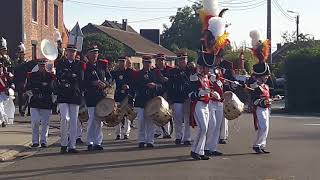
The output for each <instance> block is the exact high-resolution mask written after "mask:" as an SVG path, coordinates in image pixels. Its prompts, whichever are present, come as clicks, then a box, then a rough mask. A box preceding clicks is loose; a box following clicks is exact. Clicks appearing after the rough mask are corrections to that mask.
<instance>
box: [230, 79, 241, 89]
mask: <svg viewBox="0 0 320 180" xmlns="http://www.w3.org/2000/svg"><path fill="white" fill-rule="evenodd" d="M239 85H240V83H239V82H238V81H233V82H232V83H231V87H232V88H233V89H235V88H237V87H238V86H239Z"/></svg>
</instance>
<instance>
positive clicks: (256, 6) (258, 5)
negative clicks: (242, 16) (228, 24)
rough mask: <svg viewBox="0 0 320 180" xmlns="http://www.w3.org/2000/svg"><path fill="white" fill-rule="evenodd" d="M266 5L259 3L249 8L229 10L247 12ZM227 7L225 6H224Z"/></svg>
mask: <svg viewBox="0 0 320 180" xmlns="http://www.w3.org/2000/svg"><path fill="white" fill-rule="evenodd" d="M265 4H266V2H265V1H264V2H261V3H260V4H256V5H254V6H249V7H243V8H230V10H231V11H247V10H252V9H256V8H258V7H261V6H264V5H265ZM225 7H227V6H225Z"/></svg>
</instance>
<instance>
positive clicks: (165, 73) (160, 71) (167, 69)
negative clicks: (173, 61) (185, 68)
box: [153, 66, 172, 98]
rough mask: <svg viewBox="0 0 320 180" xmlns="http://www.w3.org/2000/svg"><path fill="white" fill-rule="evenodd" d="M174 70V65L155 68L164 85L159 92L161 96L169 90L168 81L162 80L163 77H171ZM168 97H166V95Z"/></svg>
mask: <svg viewBox="0 0 320 180" xmlns="http://www.w3.org/2000/svg"><path fill="white" fill-rule="evenodd" d="M171 70H172V67H170V66H166V67H165V68H163V69H159V68H155V69H153V71H154V73H155V74H156V76H157V77H158V79H160V82H161V85H162V90H161V91H160V92H159V94H158V95H159V96H164V94H165V93H166V92H168V85H169V84H168V82H164V81H163V80H162V78H163V77H166V78H170V76H171V75H170V71H171ZM165 98H166V97H165Z"/></svg>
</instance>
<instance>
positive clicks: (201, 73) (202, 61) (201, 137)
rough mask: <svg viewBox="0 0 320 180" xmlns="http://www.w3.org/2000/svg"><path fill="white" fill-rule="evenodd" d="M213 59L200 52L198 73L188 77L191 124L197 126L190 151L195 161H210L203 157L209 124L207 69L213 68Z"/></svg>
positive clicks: (208, 81)
mask: <svg viewBox="0 0 320 180" xmlns="http://www.w3.org/2000/svg"><path fill="white" fill-rule="evenodd" d="M210 55H211V56H210ZM213 59H214V57H213V56H212V54H206V53H204V52H202V54H201V55H200V56H199V58H198V61H197V64H198V72H197V73H195V74H192V75H190V81H191V93H189V97H190V98H191V101H192V109H191V113H192V114H193V115H194V117H193V118H194V119H193V120H192V121H191V122H192V124H194V123H195V122H196V125H197V133H196V135H195V137H194V142H193V145H192V150H191V157H192V158H193V159H195V160H208V159H210V158H209V157H208V156H206V155H205V153H204V149H205V144H206V139H207V135H208V123H209V106H208V104H209V101H210V80H209V77H208V75H209V68H211V67H212V66H213ZM194 121H195V122H194Z"/></svg>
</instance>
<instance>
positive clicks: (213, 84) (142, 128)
mask: <svg viewBox="0 0 320 180" xmlns="http://www.w3.org/2000/svg"><path fill="white" fill-rule="evenodd" d="M204 5H208V3H206V2H204ZM210 8H212V7H206V6H205V7H204V11H203V12H201V17H202V23H203V38H202V39H201V42H202V46H201V51H200V52H199V55H198V59H197V62H196V63H197V65H196V66H195V65H194V64H192V63H190V62H188V54H187V53H185V52H179V53H178V54H177V59H176V60H177V61H176V63H177V66H176V67H175V68H172V67H170V66H168V65H167V64H166V60H167V59H166V58H167V57H166V56H165V55H164V54H156V55H154V56H151V55H144V56H143V57H142V62H143V67H142V69H141V70H139V71H136V70H133V69H132V68H131V62H130V59H129V58H128V57H119V58H118V67H117V68H116V69H114V70H112V71H110V70H109V62H108V61H107V60H99V59H98V56H99V48H98V46H97V45H94V44H93V45H91V46H90V47H89V49H87V54H86V58H87V60H85V61H84V60H83V61H80V60H77V57H76V56H77V47H76V46H75V45H72V44H69V45H68V47H67V48H66V50H64V49H63V48H62V46H61V41H62V40H61V37H60V36H59V33H57V34H56V42H57V47H56V46H54V45H52V43H51V42H49V41H48V40H44V41H43V42H42V43H43V47H44V48H51V49H52V48H53V49H55V51H53V52H54V53H53V54H46V53H47V52H46V51H44V50H43V51H42V53H43V56H44V58H40V59H36V60H32V61H27V60H26V59H25V57H24V52H25V47H24V45H23V44H21V45H20V46H19V47H18V52H17V54H18V59H17V60H16V61H15V63H16V64H13V63H12V62H11V60H10V57H9V56H8V55H7V45H6V40H5V39H4V38H1V44H0V45H1V46H0V125H1V126H2V127H5V126H6V125H7V124H8V122H9V114H8V113H7V112H6V108H5V102H6V101H7V100H8V98H10V96H12V93H10V90H11V91H12V89H16V91H17V92H18V102H19V113H20V114H21V116H24V115H25V110H26V108H25V107H26V106H28V107H30V113H31V126H32V147H39V146H41V147H43V148H44V147H47V137H48V131H49V121H50V116H51V113H52V109H53V108H54V103H57V106H58V108H57V109H58V112H59V114H60V130H61V151H60V152H61V153H78V150H77V149H76V144H77V142H82V140H81V134H82V132H81V128H82V123H83V122H84V120H82V119H83V116H82V113H83V112H86V113H87V116H88V117H87V120H86V121H87V138H86V141H87V149H88V151H101V150H103V146H102V141H103V132H102V127H103V125H104V124H107V125H109V126H112V127H115V139H116V140H120V139H122V138H123V139H129V136H130V127H131V123H132V121H133V119H135V118H136V119H137V124H138V135H137V139H138V140H137V143H138V147H139V148H141V149H142V148H154V142H155V137H158V136H159V134H162V135H163V138H168V139H170V138H171V133H170V125H173V127H171V128H173V129H174V132H175V134H174V135H175V136H174V138H175V140H174V143H175V144H176V145H179V146H180V145H185V146H192V148H191V157H192V158H193V159H195V160H208V159H210V157H209V156H221V155H222V153H221V152H219V151H218V144H219V143H220V144H226V140H227V138H228V121H229V120H228V119H227V116H225V115H227V114H226V113H230V111H226V110H225V99H226V93H227V92H228V93H230V92H233V91H234V90H235V89H237V88H240V87H243V88H244V89H246V90H247V91H249V92H250V93H251V97H252V102H253V114H254V125H255V129H256V131H257V138H256V141H255V142H254V144H253V147H252V148H253V150H254V151H255V152H256V153H258V154H261V153H270V152H269V151H267V150H266V149H265V148H266V141H267V136H268V131H269V118H270V116H269V114H270V105H271V101H272V100H271V96H270V87H269V84H268V83H267V81H268V80H269V78H270V68H269V66H268V64H267V63H265V61H266V59H267V58H268V54H267V53H266V52H269V51H268V48H270V47H269V42H268V41H265V42H263V41H262V40H261V39H260V38H259V35H258V32H257V31H252V32H251V33H250V36H251V38H252V39H253V41H252V42H253V54H254V55H255V56H256V57H257V58H258V59H259V63H257V64H256V65H254V66H253V75H252V77H251V78H250V79H249V80H248V81H247V84H240V83H239V82H237V80H236V78H235V76H234V71H233V64H232V62H230V61H228V60H226V59H224V48H225V47H226V46H227V45H228V44H229V40H228V33H226V27H227V25H226V23H225V20H224V18H223V17H222V15H223V13H224V12H225V11H226V10H222V11H221V12H220V13H219V15H218V13H217V12H215V11H216V10H217V9H216V8H213V9H212V11H210ZM208 9H209V10H208ZM213 11H214V12H213ZM48 52H50V51H48ZM153 58H155V60H156V68H152V66H151V64H152V59H153ZM48 60H55V62H54V64H55V65H54V66H55V73H54V72H48V70H46V64H47V61H48ZM12 65H14V68H12ZM13 74H14V75H15V76H13ZM13 83H14V84H13ZM113 83H115V85H116V88H115V89H112V84H113ZM14 85H15V86H14ZM110 89H111V90H114V97H113V101H114V103H107V104H105V105H102V106H100V105H99V103H100V102H102V101H104V100H105V99H106V98H109V97H107V96H108V95H110ZM232 94H233V95H235V94H234V93H232ZM55 96H56V98H54V97H55ZM160 96H161V101H154V102H153V103H154V104H152V105H153V106H152V108H154V109H153V110H154V111H155V113H153V114H151V115H150V114H148V115H146V113H147V112H146V111H148V110H147V109H150V107H148V106H149V104H150V102H151V101H153V100H155V98H159V97H160ZM163 101H165V103H163ZM108 102H111V101H108ZM161 102H162V103H161ZM235 103H236V104H237V102H235ZM111 104H112V105H111ZM238 104H239V103H238ZM240 104H241V102H240ZM80 105H81V108H80ZM106 106H107V108H109V109H110V113H107V114H105V115H103V116H100V114H101V111H104V110H105V109H103V108H106ZM82 107H84V109H82ZM79 108H80V112H79ZM101 108H102V109H101ZM170 109H172V111H171V110H170ZM235 109H236V108H235ZM238 111H239V112H240V113H241V112H242V111H243V109H241V108H240V109H238ZM79 113H80V114H81V115H79ZM148 113H150V112H148ZM110 114H112V115H113V116H112V117H116V118H117V120H116V121H115V122H114V121H113V123H111V122H108V120H107V119H106V118H104V117H108V116H109V115H110ZM239 115H240V114H239ZM239 115H238V116H239ZM132 116H133V118H132ZM108 119H112V118H110V117H109V118H108ZM157 121H159V122H158V123H157ZM160 121H161V122H160ZM170 122H173V123H170ZM158 124H162V125H163V126H162V127H159V126H157V125H158ZM40 126H41V132H39V127H40ZM191 127H196V133H195V136H194V137H193V138H192V135H191V134H192V133H191ZM79 138H80V140H79Z"/></svg>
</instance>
